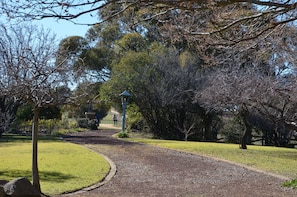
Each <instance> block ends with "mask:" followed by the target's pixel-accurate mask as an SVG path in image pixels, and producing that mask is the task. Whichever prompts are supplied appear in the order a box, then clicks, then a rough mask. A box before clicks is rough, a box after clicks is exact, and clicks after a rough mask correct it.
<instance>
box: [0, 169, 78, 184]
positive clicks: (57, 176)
mask: <svg viewBox="0 0 297 197" xmlns="http://www.w3.org/2000/svg"><path fill="white" fill-rule="evenodd" d="M0 177H6V178H5V179H8V180H13V179H15V178H18V177H26V178H28V179H29V180H31V171H30V170H9V171H0ZM39 177H40V180H42V181H47V182H56V183H63V182H66V181H67V180H70V179H75V178H77V177H75V176H72V175H71V174H63V173H60V172H54V171H48V172H42V171H41V172H39Z"/></svg>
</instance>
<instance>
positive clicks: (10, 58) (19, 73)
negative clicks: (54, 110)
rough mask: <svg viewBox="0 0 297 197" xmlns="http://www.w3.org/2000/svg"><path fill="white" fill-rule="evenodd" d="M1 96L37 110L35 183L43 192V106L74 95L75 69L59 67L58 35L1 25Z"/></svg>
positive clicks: (61, 101) (33, 146) (34, 138)
mask: <svg viewBox="0 0 297 197" xmlns="http://www.w3.org/2000/svg"><path fill="white" fill-rule="evenodd" d="M0 31H1V35H2V36H1V39H0V50H1V52H0V59H1V63H0V64H1V79H0V89H1V94H2V95H4V96H6V97H9V98H14V97H15V98H18V99H20V100H22V102H26V103H28V104H30V105H31V106H32V107H33V111H34V118H33V126H32V180H33V185H34V187H35V188H36V189H37V190H39V191H40V183H39V172H38V163H37V161H38V159H37V155H38V150H37V148H38V146H37V145H38V120H39V113H40V109H41V107H45V106H50V105H53V106H55V105H58V104H63V103H64V102H66V100H67V99H68V98H69V96H70V92H69V89H68V88H67V86H68V85H69V80H70V77H71V68H69V67H68V66H67V65H65V64H56V63H55V59H56V58H57V48H56V47H57V46H55V44H54V43H56V40H55V36H54V35H53V34H52V33H51V32H50V31H49V30H45V29H42V28H41V29H38V28H37V27H36V26H34V25H31V24H23V23H21V24H18V25H9V24H6V25H3V24H1V26H0Z"/></svg>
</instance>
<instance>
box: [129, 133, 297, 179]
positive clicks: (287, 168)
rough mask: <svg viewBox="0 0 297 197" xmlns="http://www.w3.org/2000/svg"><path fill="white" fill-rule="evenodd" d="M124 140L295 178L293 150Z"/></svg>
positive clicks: (138, 139)
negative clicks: (208, 157)
mask: <svg viewBox="0 0 297 197" xmlns="http://www.w3.org/2000/svg"><path fill="white" fill-rule="evenodd" d="M127 140H129V141H134V142H141V143H146V144H150V145H154V146H159V147H164V148H170V149H175V150H181V151H187V152H191V153H194V154H199V155H204V156H210V157H214V158H218V159H223V160H228V161H232V162H235V163H239V164H243V165H246V166H249V167H253V168H256V169H259V170H263V171H267V172H271V173H275V174H278V175H281V176H285V177H288V178H290V179H296V178H297V168H296V166H297V150H296V149H289V148H279V147H268V146H248V149H247V150H243V149H239V146H238V145H236V144H223V143H210V142H185V141H173V140H156V139H146V138H127Z"/></svg>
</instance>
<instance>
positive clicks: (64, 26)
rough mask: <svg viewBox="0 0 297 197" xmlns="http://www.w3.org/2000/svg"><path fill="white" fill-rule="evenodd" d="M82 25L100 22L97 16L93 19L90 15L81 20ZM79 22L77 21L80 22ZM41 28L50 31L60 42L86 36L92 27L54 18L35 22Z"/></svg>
mask: <svg viewBox="0 0 297 197" xmlns="http://www.w3.org/2000/svg"><path fill="white" fill-rule="evenodd" d="M78 20H79V22H80V23H95V22H98V19H97V17H96V16H94V17H91V16H89V15H84V16H82V17H80V18H79V19H78ZM78 20H77V21H78ZM35 23H37V24H38V25H40V26H43V27H44V28H46V29H50V30H51V31H52V32H53V33H55V34H56V35H57V39H58V40H59V41H60V40H62V39H63V38H66V37H68V36H84V35H85V34H86V32H87V31H88V29H89V28H90V26H87V25H76V24H73V23H72V22H70V21H66V20H57V19H54V18H49V19H42V20H40V21H35Z"/></svg>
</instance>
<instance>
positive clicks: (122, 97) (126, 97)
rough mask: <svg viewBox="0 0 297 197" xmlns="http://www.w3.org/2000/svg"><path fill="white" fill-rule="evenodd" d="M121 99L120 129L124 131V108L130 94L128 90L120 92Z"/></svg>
mask: <svg viewBox="0 0 297 197" xmlns="http://www.w3.org/2000/svg"><path fill="white" fill-rule="evenodd" d="M120 96H121V100H122V108H123V119H122V131H125V122H126V108H127V103H128V101H129V98H130V97H131V94H130V93H129V92H128V91H126V90H125V91H124V92H122V93H121V94H120Z"/></svg>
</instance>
